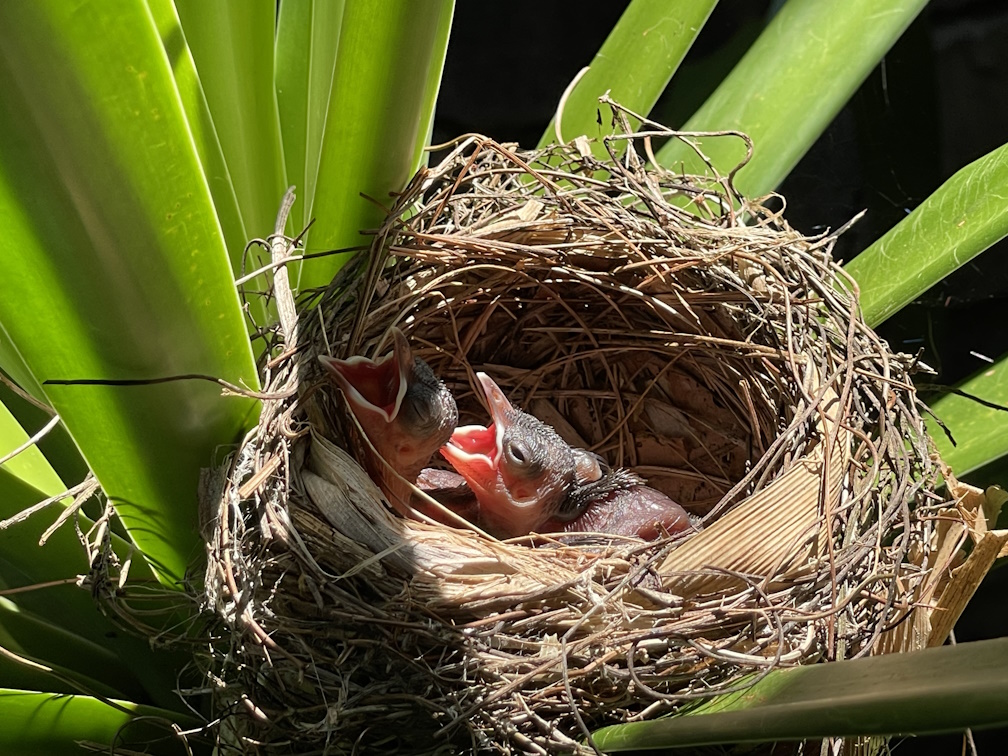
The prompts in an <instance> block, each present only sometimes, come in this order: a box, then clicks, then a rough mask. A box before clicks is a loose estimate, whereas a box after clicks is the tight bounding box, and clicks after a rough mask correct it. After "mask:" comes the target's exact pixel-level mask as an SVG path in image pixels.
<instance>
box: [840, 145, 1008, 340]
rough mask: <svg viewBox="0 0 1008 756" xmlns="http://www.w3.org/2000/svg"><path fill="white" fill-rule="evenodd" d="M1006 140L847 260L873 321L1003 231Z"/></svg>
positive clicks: (1006, 229) (1007, 224) (1007, 223)
mask: <svg viewBox="0 0 1008 756" xmlns="http://www.w3.org/2000/svg"><path fill="white" fill-rule="evenodd" d="M1006 196H1008V144H1006V145H1004V146H1002V147H999V148H998V149H996V150H994V151H993V152H990V153H988V154H986V155H984V156H983V157H982V158H980V159H978V160H975V161H974V162H972V163H970V164H969V165H967V166H966V167H965V168H962V169H960V170H959V171H957V172H956V173H955V175H954V176H952V178H950V179H949V180H948V181H946V182H945V183H944V184H942V185H941V186H940V187H939V188H938V189H937V190H936V191H935V192H934V193H933V194H931V196H930V197H928V198H927V199H926V200H924V201H923V202H922V203H921V204H919V205H918V206H917V207H916V208H915V209H914V211H913V212H912V213H910V215H908V216H907V217H906V218H904V219H903V220H902V221H900V222H899V223H898V224H896V225H895V226H893V227H892V228H891V229H890V230H889V231H888V232H887V233H886V234H885V235H884V236H882V238H880V239H878V240H877V241H876V242H875V243H874V244H872V245H871V246H870V247H868V248H867V249H865V250H864V251H863V252H862V253H861V254H859V255H858V256H857V257H855V258H854V259H853V260H851V261H850V262H849V263H847V266H846V268H847V272H848V273H850V274H851V275H852V276H854V279H855V280H856V281H857V282H858V285H859V287H860V289H861V311H862V312H863V313H864V317H865V320H866V321H867V322H868V324H869V325H872V326H874V325H878V324H879V323H881V322H882V321H883V320H885V319H886V318H887V317H889V316H890V315H892V314H893V313H894V312H896V311H897V310H899V309H900V308H902V307H904V306H905V305H907V304H908V303H910V302H912V301H913V300H914V299H915V298H917V297H918V296H920V295H921V294H923V293H924V292H925V291H927V290H928V289H929V288H931V287H932V286H934V285H935V284H936V283H938V282H939V281H941V280H942V279H943V278H944V277H945V276H947V275H948V274H949V273H951V272H952V271H954V270H956V269H957V268H958V267H960V266H962V265H965V264H966V263H967V262H969V261H970V260H972V259H973V258H974V257H976V256H977V255H978V254H980V253H981V252H983V251H984V250H985V249H987V248H988V247H990V246H991V245H992V244H994V243H995V242H997V241H1000V240H1001V239H1003V238H1004V237H1005V236H1006V235H1008V200H1006V199H1005V197H1006Z"/></svg>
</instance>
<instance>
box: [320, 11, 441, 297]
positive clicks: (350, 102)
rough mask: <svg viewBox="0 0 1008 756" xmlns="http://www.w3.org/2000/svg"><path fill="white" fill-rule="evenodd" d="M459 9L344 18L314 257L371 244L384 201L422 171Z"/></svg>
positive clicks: (325, 270)
mask: <svg viewBox="0 0 1008 756" xmlns="http://www.w3.org/2000/svg"><path fill="white" fill-rule="evenodd" d="M453 10H454V3H453V2H452V0H426V2H423V3H386V2H381V1H380V0H360V2H354V3H349V4H348V5H347V6H346V10H345V12H344V14H343V26H342V31H341V33H340V41H339V50H338V52H337V55H336V68H335V74H334V81H333V87H332V92H331V94H330V98H329V105H328V111H327V116H326V122H325V136H324V138H323V143H322V150H321V154H320V156H319V170H318V183H317V184H316V188H315V198H314V204H313V206H312V210H311V215H312V216H313V217H315V218H316V222H315V225H314V226H313V227H312V230H311V233H310V235H309V238H308V245H309V248H310V250H311V251H320V250H326V249H342V248H347V247H356V246H359V245H362V244H366V243H367V239H366V238H365V237H363V236H361V233H360V232H361V230H363V229H369V228H374V227H376V226H377V225H378V223H379V222H380V221H381V219H382V218H383V217H384V212H383V211H382V209H381V208H379V207H377V206H376V205H375V204H373V203H372V202H371V201H369V200H367V199H365V198H364V197H362V196H361V194H364V195H367V196H368V197H372V198H374V199H375V200H378V201H379V202H385V201H387V200H388V196H389V192H391V191H396V190H399V189H401V188H402V187H403V186H404V185H405V183H406V181H407V180H408V179H409V178H410V176H411V175H412V174H413V173H414V171H415V170H416V169H417V167H418V166H419V165H420V162H421V159H422V151H423V146H424V141H425V139H426V137H427V129H428V125H429V123H430V119H431V110H432V108H433V100H434V97H432V96H431V93H432V92H436V91H437V85H438V84H437V83H438V82H439V81H440V78H441V71H442V68H443V66H444V55H445V49H446V44H447V40H448V29H449V28H450V26H451V19H452V13H453ZM340 264H341V261H340V259H339V258H335V257H324V258H319V259H316V260H312V261H311V264H310V265H307V264H306V265H305V267H304V271H303V274H302V280H301V288H302V289H305V288H311V287H315V286H321V285H324V284H327V283H328V282H329V281H330V280H331V279H332V276H333V274H334V273H335V272H336V270H337V269H338V268H339V265H340Z"/></svg>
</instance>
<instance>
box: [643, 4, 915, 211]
mask: <svg viewBox="0 0 1008 756" xmlns="http://www.w3.org/2000/svg"><path fill="white" fill-rule="evenodd" d="M926 3H927V0H848V2H844V3H824V2H822V0H788V2H787V3H785V4H784V6H783V7H782V8H781V9H780V10H779V11H778V12H777V15H776V16H774V18H773V19H772V20H771V21H770V23H769V24H768V25H767V27H766V29H765V30H764V31H763V33H762V34H761V35H760V37H759V39H757V40H756V42H755V43H754V44H753V46H752V47H751V48H750V49H749V52H747V53H746V55H745V56H744V57H743V58H742V60H741V61H740V62H739V63H738V65H737V66H736V67H735V68H734V69H733V70H732V72H731V74H729V76H728V77H727V78H726V79H725V80H724V81H723V82H722V83H721V85H720V86H719V87H718V88H717V90H716V91H715V92H714V94H713V95H711V97H710V98H709V99H708V100H707V102H705V103H704V104H703V106H702V107H701V108H700V109H699V110H698V111H697V112H696V113H695V114H694V115H693V117H692V118H690V119H689V121H688V122H687V123H686V125H685V126H683V129H684V130H687V131H721V130H727V129H734V130H739V131H743V132H745V133H746V134H748V135H749V136H750V137H751V138H752V140H753V142H754V145H755V146H754V151H753V157H752V160H751V161H750V163H749V164H748V165H746V167H745V168H743V169H742V170H741V171H739V173H738V174H737V176H736V177H735V186H736V187H737V188H738V189H739V190H741V192H742V193H743V194H744V195H746V196H752V197H755V196H760V195H763V194H767V193H768V192H770V191H772V190H773V189H774V188H775V187H776V186H777V185H778V184H779V183H780V182H781V181H782V180H783V179H784V177H785V176H787V174H788V173H789V172H790V171H791V169H792V168H793V167H794V166H795V165H796V164H797V162H798V160H799V159H800V158H801V157H802V155H804V154H805V153H806V152H807V151H808V149H809V147H811V146H812V144H813V143H814V142H815V140H816V139H818V138H819V135H820V134H822V132H823V131H824V130H825V129H826V127H827V126H828V125H829V123H830V121H832V120H833V118H834V117H835V116H836V114H837V113H838V112H840V108H842V107H843V105H844V103H846V102H847V100H848V99H850V97H851V95H852V94H854V92H855V90H857V88H858V86H860V84H861V82H862V81H864V79H865V78H866V77H867V76H868V74H869V73H870V72H871V70H872V68H874V67H875V65H876V64H877V63H878V61H879V60H880V59H881V58H882V56H883V55H885V53H886V51H887V50H888V49H889V48H890V47H891V46H892V44H893V42H895V41H896V39H897V38H898V37H899V36H900V34H902V32H903V30H904V29H906V27H907V26H909V24H910V22H911V21H912V20H913V19H914V18H915V17H916V16H917V14H918V13H919V12H920V10H921V9H922V8H923V7H924V6H925V5H926ZM701 146H702V149H703V151H704V153H705V154H706V155H707V156H708V157H709V158H710V159H711V161H712V162H713V164H714V166H715V167H717V169H718V170H719V172H720V173H721V174H722V175H724V174H727V173H728V171H730V170H731V169H732V168H734V167H735V165H737V164H738V163H739V162H741V160H742V159H743V158H744V157H745V145H744V144H743V143H742V142H741V140H739V139H737V138H734V137H711V138H705V139H702V140H701ZM656 158H657V160H658V162H659V163H660V164H661V165H663V166H665V167H667V168H670V169H672V170H680V168H681V167H682V168H684V169H685V170H686V172H701V171H703V170H704V166H703V164H702V163H701V162H700V161H699V160H698V159H697V157H696V154H695V153H694V152H693V150H692V149H690V148H688V147H687V146H686V145H685V144H683V143H682V142H681V141H679V140H671V141H669V142H668V143H667V144H666V145H665V146H664V147H663V148H662V149H661V150H660V151H659V152H658V154H657V156H656Z"/></svg>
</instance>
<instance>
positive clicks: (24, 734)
mask: <svg viewBox="0 0 1008 756" xmlns="http://www.w3.org/2000/svg"><path fill="white" fill-rule="evenodd" d="M0 719H2V721H3V727H0V752H2V753H4V754H5V755H6V756H19V755H20V754H25V756H37V754H52V755H55V754H62V753H81V748H80V742H81V741H87V742H90V743H96V744H98V745H99V746H101V747H103V748H104V750H105V752H109V751H110V749H111V747H112V745H113V744H115V745H116V746H117V748H116V749H114V750H115V751H116V752H118V751H119V750H122V749H126V748H133V749H134V751H135V750H138V746H140V747H144V748H145V750H144V753H158V754H160V753H165V754H181V753H185V749H184V747H183V746H182V745H181V743H179V742H178V741H177V740H176V739H175V738H174V737H173V735H172V730H171V724H172V723H179V724H182V725H183V726H185V727H192V726H193V725H196V724H198V723H197V722H195V721H194V720H193V719H192V717H187V716H181V715H179V714H177V713H175V712H170V711H164V710H161V709H155V708H152V707H149V706H139V705H137V704H135V703H131V702H129V701H113V702H111V703H105V702H103V701H99V700H98V699H95V698H91V697H89V696H68V695H61V694H57V693H35V692H31V691H23V690H11V689H4V688H0Z"/></svg>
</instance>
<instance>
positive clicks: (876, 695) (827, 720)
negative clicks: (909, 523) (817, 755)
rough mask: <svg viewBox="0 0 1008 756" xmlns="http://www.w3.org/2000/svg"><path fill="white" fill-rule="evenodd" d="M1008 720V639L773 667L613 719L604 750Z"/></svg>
mask: <svg viewBox="0 0 1008 756" xmlns="http://www.w3.org/2000/svg"><path fill="white" fill-rule="evenodd" d="M1005 724H1008V638H998V639H996V640H990V641H979V642H977V643H962V644H959V645H958V646H943V647H941V648H932V649H926V650H924V651H916V652H913V653H908V654H887V655H883V656H873V657H868V658H864V659H854V660H851V661H844V662H836V663H830V664H814V665H810V666H805V667H792V668H790V669H781V670H775V671H773V672H770V673H769V674H768V675H767V676H766V677H764V678H763V679H761V680H759V681H758V682H757V683H756V684H755V685H753V686H752V687H751V688H749V689H748V690H746V691H744V692H743V693H738V694H732V695H730V696H723V697H720V698H718V699H715V700H714V701H711V702H710V703H708V704H706V705H705V706H703V707H700V708H698V709H697V710H696V711H694V712H691V713H690V714H689V715H685V716H676V717H670V718H668V719H658V720H654V721H651V722H633V723H629V724H623V725H615V726H613V727H606V728H604V729H602V730H599V731H598V732H596V733H594V736H593V737H594V740H595V745H596V746H598V747H599V748H600V749H602V750H603V751H607V752H612V751H626V750H633V749H646V748H670V747H678V746H699V745H712V744H721V743H749V742H771V741H777V740H806V739H811V738H824V737H833V736H854V735H896V734H909V733H914V734H918V735H921V734H925V733H936V732H954V731H959V730H964V729H966V728H967V727H975V728H979V727H994V726H999V725H1005Z"/></svg>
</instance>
